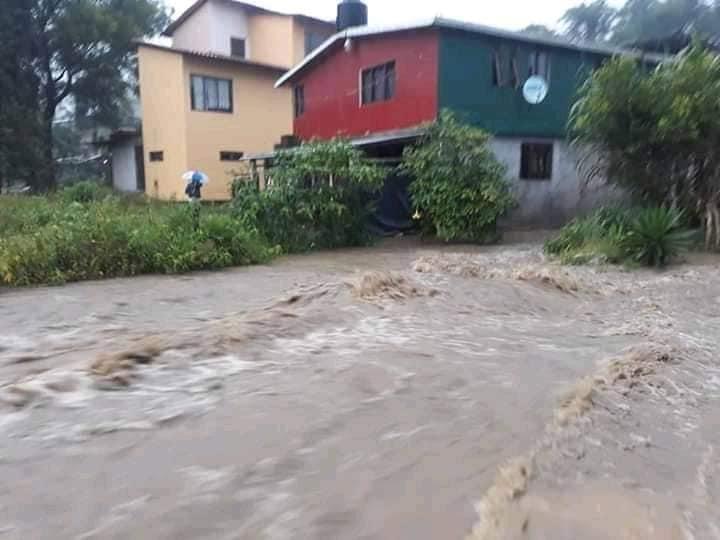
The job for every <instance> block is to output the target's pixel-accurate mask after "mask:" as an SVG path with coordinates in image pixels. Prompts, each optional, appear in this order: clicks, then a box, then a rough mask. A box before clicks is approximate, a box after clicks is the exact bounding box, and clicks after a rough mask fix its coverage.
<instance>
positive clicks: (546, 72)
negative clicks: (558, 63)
mask: <svg viewBox="0 0 720 540" xmlns="http://www.w3.org/2000/svg"><path fill="white" fill-rule="evenodd" d="M533 75H539V76H540V77H542V78H543V79H545V80H546V81H548V82H549V81H550V56H549V55H548V53H546V52H544V51H534V52H531V53H530V57H529V58H528V77H532V76H533Z"/></svg>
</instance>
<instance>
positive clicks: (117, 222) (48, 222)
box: [0, 187, 275, 286]
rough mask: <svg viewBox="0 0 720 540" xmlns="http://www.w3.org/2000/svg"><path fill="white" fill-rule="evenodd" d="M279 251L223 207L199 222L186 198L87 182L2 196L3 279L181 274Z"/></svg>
mask: <svg viewBox="0 0 720 540" xmlns="http://www.w3.org/2000/svg"><path fill="white" fill-rule="evenodd" d="M71 189H72V188H71ZM274 254H275V250H273V249H271V248H269V247H268V246H267V244H266V243H265V242H264V240H262V239H261V238H260V237H259V236H258V235H257V234H256V233H255V232H253V231H248V230H245V229H244V228H243V226H242V225H241V223H240V222H239V221H238V220H237V219H235V218H233V216H232V215H231V214H230V212H228V211H227V210H226V209H224V208H215V207H206V208H203V211H202V213H201V217H200V221H199V223H198V222H196V220H195V219H194V218H193V215H192V213H191V211H190V208H188V207H187V206H186V205H183V204H167V203H158V202H149V201H146V200H144V199H138V198H125V197H118V196H113V195H109V194H108V193H105V192H102V193H101V192H94V191H93V190H92V188H91V189H90V190H88V189H87V188H86V187H82V188H79V189H77V190H76V191H74V192H70V193H68V192H67V191H66V192H61V193H60V194H58V195H55V196H52V197H0V285H3V284H4V285H9V286H22V285H36V284H56V283H64V282H68V281H79V280H85V279H100V278H108V277H117V276H132V275H137V274H147V273H164V274H167V273H180V272H188V271H192V270H201V269H214V268H223V267H227V266H234V265H245V264H253V263H259V262H263V261H267V260H268V259H270V258H271V257H272V256H273V255H274Z"/></svg>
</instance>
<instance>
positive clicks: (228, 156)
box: [220, 150, 244, 161]
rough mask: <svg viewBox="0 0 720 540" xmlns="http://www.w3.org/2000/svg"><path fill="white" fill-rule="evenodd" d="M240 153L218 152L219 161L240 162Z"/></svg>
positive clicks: (241, 155)
mask: <svg viewBox="0 0 720 540" xmlns="http://www.w3.org/2000/svg"><path fill="white" fill-rule="evenodd" d="M243 155H244V154H243V153H242V152H229V151H227V150H221V151H220V161H240V160H241V159H242V157H243Z"/></svg>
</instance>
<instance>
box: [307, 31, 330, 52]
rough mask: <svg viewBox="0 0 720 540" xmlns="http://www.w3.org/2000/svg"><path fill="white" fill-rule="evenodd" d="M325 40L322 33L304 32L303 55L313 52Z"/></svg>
mask: <svg viewBox="0 0 720 540" xmlns="http://www.w3.org/2000/svg"><path fill="white" fill-rule="evenodd" d="M323 41H325V36H324V35H323V34H318V33H317V32H305V56H307V55H308V54H310V53H311V52H313V51H314V50H315V49H317V48H318V47H319V46H320V45H322V43H323Z"/></svg>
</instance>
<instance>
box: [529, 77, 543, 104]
mask: <svg viewBox="0 0 720 540" xmlns="http://www.w3.org/2000/svg"><path fill="white" fill-rule="evenodd" d="M547 94H548V83H547V81H545V79H544V78H542V77H541V76H540V75H533V76H532V77H530V78H529V79H528V80H527V81H525V84H524V85H523V97H524V98H525V101H527V102H528V103H529V104H530V105H537V104H539V103H542V102H543V100H544V99H545V97H547Z"/></svg>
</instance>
